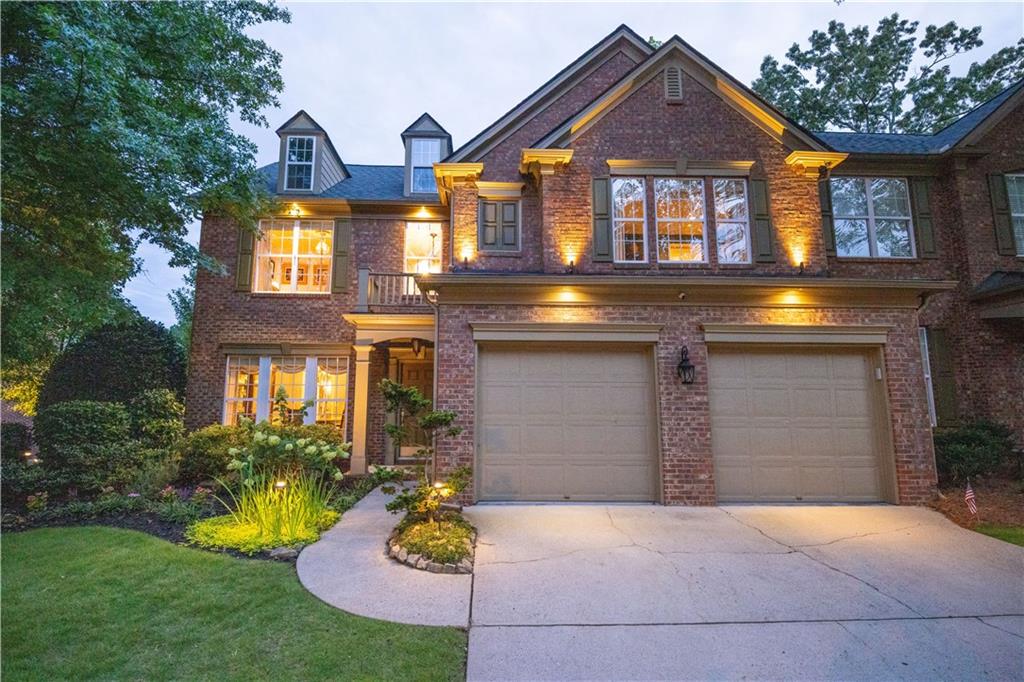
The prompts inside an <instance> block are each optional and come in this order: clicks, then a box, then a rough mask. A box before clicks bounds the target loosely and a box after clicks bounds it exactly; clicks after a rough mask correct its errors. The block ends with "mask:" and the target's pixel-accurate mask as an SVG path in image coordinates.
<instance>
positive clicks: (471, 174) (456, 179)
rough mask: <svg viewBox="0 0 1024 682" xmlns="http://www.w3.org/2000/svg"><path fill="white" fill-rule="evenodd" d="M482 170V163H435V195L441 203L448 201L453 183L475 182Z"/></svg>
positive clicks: (453, 187) (453, 186)
mask: <svg viewBox="0 0 1024 682" xmlns="http://www.w3.org/2000/svg"><path fill="white" fill-rule="evenodd" d="M483 172H484V165H483V164H482V163H435V164H434V180H435V181H436V182H437V196H438V197H439V198H440V199H441V203H442V204H447V203H448V197H449V196H451V193H452V191H453V190H454V189H455V185H458V184H462V183H466V182H476V180H477V179H479V178H480V175H481V174H482V173H483Z"/></svg>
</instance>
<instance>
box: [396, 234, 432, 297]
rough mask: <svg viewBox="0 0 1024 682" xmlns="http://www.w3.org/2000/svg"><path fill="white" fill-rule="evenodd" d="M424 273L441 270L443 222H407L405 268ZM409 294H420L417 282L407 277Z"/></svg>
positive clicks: (410, 271) (406, 284)
mask: <svg viewBox="0 0 1024 682" xmlns="http://www.w3.org/2000/svg"><path fill="white" fill-rule="evenodd" d="M404 271H405V272H406V273H410V274H413V273H414V274H418V275H422V274H425V273H428V272H441V223H406V224H405V270H404ZM405 289H406V291H405V293H406V294H407V295H410V296H411V295H413V294H418V293H419V291H418V289H417V288H416V282H414V281H413V280H412V278H411V277H410V278H407V279H406V282H405Z"/></svg>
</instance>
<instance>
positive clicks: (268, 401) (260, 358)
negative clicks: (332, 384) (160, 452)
mask: <svg viewBox="0 0 1024 682" xmlns="http://www.w3.org/2000/svg"><path fill="white" fill-rule="evenodd" d="M276 357H296V358H303V359H304V360H305V368H304V369H303V376H302V379H303V386H304V396H306V394H308V395H309V396H312V400H313V404H312V405H311V406H310V407H309V409H308V410H307V411H306V418H305V419H304V420H303V422H302V423H303V424H316V423H317V421H316V415H317V409H316V408H317V404H318V402H319V401H318V400H317V398H316V395H317V374H316V373H317V369H318V363H319V361H320V360H322V359H327V358H332V359H338V360H343V361H344V362H343V363H342V364H343V365H344V371H345V393H344V395H343V396H342V397H341V398H332V399H330V401H329V402H340V403H342V404H343V405H344V408H343V410H342V418H341V430H342V432H343V433H345V432H347V429H348V420H349V407H350V405H349V395H348V394H349V389H350V388H351V386H352V364H351V362H350V358H349V355H347V354H331V355H297V356H281V355H250V354H246V353H232V354H229V355H226V356H225V360H224V385H223V386H224V388H223V394H222V400H221V419H220V422H221V424H226V425H228V426H231V424H228V403H229V402H231V403H235V402H252V401H253V400H255V403H256V410H255V415H256V423H257V424H259V423H260V422H263V421H267V420H269V419H270V418H271V409H272V408H271V405H272V403H273V396H272V395H270V365H271V360H272V359H273V358H276ZM235 358H245V359H255V360H256V361H257V364H258V366H259V371H258V374H257V375H256V397H255V398H254V399H248V398H247V399H241V398H229V397H228V394H227V387H228V378H229V377H230V372H231V360H232V359H235ZM310 368H312V370H313V372H312V377H311V375H310ZM309 399H310V398H309V397H304V398H303V400H304V401H306V400H309Z"/></svg>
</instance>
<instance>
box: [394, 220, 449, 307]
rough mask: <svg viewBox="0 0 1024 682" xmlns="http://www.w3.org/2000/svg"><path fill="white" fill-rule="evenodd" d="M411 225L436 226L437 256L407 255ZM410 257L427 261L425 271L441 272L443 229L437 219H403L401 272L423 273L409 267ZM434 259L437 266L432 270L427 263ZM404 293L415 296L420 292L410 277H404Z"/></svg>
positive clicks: (409, 273) (442, 264)
mask: <svg viewBox="0 0 1024 682" xmlns="http://www.w3.org/2000/svg"><path fill="white" fill-rule="evenodd" d="M413 225H416V226H426V225H433V226H434V227H436V228H437V239H438V244H437V256H436V257H433V258H432V257H429V256H426V257H424V256H409V228H410V227H412V226H413ZM410 259H413V260H416V261H423V262H426V263H428V266H427V267H428V270H427V272H433V273H439V272H441V270H442V268H443V267H444V229H443V226H442V225H441V223H439V222H437V221H433V220H407V221H405V229H404V231H403V232H402V273H403V274H405V275H417V274H423V273H420V272H419V271H418V270H416V269H415V268H414V269H412V270H410V269H409V266H408V263H409V260H410ZM435 260H436V261H437V268H436V269H434V270H431V269H429V268H430V267H431V266H430V265H429V264H430V263H432V262H433V261H435ZM404 293H405V295H406V296H415V295H418V294H419V293H420V291H419V288H418V287H417V286H416V282H415V281H413V279H412V277H406V278H405V289H404Z"/></svg>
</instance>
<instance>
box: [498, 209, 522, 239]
mask: <svg viewBox="0 0 1024 682" xmlns="http://www.w3.org/2000/svg"><path fill="white" fill-rule="evenodd" d="M518 214H519V204H518V203H517V202H515V201H506V202H503V203H502V204H501V248H503V249H509V250H512V251H514V250H515V249H516V246H517V244H516V242H517V241H518V240H517V239H516V233H517V232H518V231H519V220H518V219H519V215H518Z"/></svg>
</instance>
